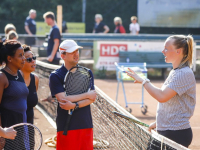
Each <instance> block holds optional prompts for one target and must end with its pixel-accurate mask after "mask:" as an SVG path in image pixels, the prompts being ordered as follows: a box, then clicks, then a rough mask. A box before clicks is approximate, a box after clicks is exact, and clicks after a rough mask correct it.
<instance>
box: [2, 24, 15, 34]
mask: <svg viewBox="0 0 200 150" xmlns="http://www.w3.org/2000/svg"><path fill="white" fill-rule="evenodd" d="M11 30H14V31H16V28H15V26H14V25H13V24H11V23H9V24H7V25H6V26H5V28H4V31H5V34H8V32H10V31H11Z"/></svg>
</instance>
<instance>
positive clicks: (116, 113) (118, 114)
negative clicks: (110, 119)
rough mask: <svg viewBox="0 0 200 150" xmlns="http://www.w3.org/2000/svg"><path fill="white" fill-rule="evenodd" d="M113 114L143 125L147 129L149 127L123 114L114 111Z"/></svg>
mask: <svg viewBox="0 0 200 150" xmlns="http://www.w3.org/2000/svg"><path fill="white" fill-rule="evenodd" d="M113 113H114V114H115V115H117V116H119V117H122V118H124V119H127V120H129V121H131V122H134V123H137V124H139V125H142V126H145V127H149V125H148V124H146V123H143V122H140V121H138V120H136V119H133V118H131V117H128V116H126V115H123V114H121V113H118V112H116V111H114V112H113Z"/></svg>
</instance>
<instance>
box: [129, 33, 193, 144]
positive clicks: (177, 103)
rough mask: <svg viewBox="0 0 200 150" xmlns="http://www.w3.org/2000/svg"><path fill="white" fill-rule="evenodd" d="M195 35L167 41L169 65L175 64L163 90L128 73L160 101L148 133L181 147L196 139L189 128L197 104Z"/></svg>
mask: <svg viewBox="0 0 200 150" xmlns="http://www.w3.org/2000/svg"><path fill="white" fill-rule="evenodd" d="M193 43H194V40H193V38H192V36H190V35H188V36H185V35H173V36H170V37H168V38H167V40H166V41H165V43H164V49H163V51H162V53H163V55H164V56H165V62H166V63H172V66H173V69H172V70H171V72H170V73H169V76H168V77H167V79H166V81H165V82H164V84H163V85H162V87H161V88H158V87H156V86H154V85H153V84H152V83H151V82H150V80H149V79H143V78H141V77H140V76H138V75H137V74H136V73H135V72H134V71H133V70H131V69H129V70H130V71H131V72H127V74H128V75H129V76H130V77H132V78H133V79H135V83H142V85H143V86H144V88H145V89H146V90H147V92H148V93H149V94H150V95H151V96H152V97H153V98H154V99H155V100H157V101H158V107H157V114H156V121H155V122H153V123H151V124H150V125H149V131H151V129H154V128H156V130H157V132H158V133H159V134H161V135H163V136H165V137H167V138H169V139H171V140H173V141H175V142H176V143H178V144H181V145H183V146H185V147H188V146H189V145H190V144H191V142H192V138H193V134H192V129H191V126H190V121H189V120H190V118H191V117H192V115H193V113H194V109H195V105H196V80H195V76H194V73H193V71H192V69H191V68H190V67H192V55H193Z"/></svg>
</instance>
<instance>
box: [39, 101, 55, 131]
mask: <svg viewBox="0 0 200 150" xmlns="http://www.w3.org/2000/svg"><path fill="white" fill-rule="evenodd" d="M36 108H37V109H38V110H39V111H40V112H41V113H42V114H43V115H44V117H45V118H46V119H47V120H48V121H49V123H50V124H51V125H52V127H54V128H55V129H57V127H56V123H55V121H54V120H53V119H52V118H51V117H50V116H49V115H48V114H47V113H46V112H45V111H44V110H43V109H42V108H41V107H40V106H38V105H36Z"/></svg>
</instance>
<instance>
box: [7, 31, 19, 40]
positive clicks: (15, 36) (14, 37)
mask: <svg viewBox="0 0 200 150" xmlns="http://www.w3.org/2000/svg"><path fill="white" fill-rule="evenodd" d="M17 39H18V34H17V32H15V31H13V30H12V31H10V32H9V33H8V35H7V40H17Z"/></svg>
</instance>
